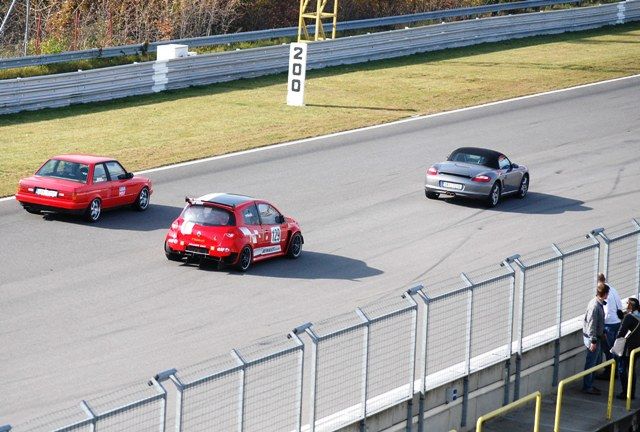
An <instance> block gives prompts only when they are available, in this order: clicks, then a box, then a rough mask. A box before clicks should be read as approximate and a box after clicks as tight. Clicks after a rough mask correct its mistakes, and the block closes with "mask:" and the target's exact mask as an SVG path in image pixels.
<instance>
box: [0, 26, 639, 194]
mask: <svg viewBox="0 0 640 432" xmlns="http://www.w3.org/2000/svg"><path fill="white" fill-rule="evenodd" d="M638 73H640V23H635V24H627V25H623V26H616V27H608V28H604V29H600V30H596V31H589V32H580V33H570V34H563V35H557V36H548V37H536V38H528V39H520V40H514V41H509V42H503V43H496V44H483V45H478V46H473V47H468V48H460V49H453V50H446V51H439V52H433V53H427V54H421V55H414V56H410V57H403V58H400V59H396V60H391V61H380V62H371V63H367V64H362V65H352V66H343V67H334V68H330V69H325V70H319V71H309V73H308V74H307V84H306V97H305V101H306V103H307V106H306V107H289V106H287V105H286V104H285V98H286V75H285V74H280V75H277V76H269V77H264V78H260V79H253V80H241V81H236V82H231V83H224V84H216V85H211V86H206V87H198V88H191V89H186V90H181V91H172V92H164V93H161V94H156V95H150V96H143V97H135V98H129V99H123V100H118V101H112V102H105V103H95V104H89V105H76V106H72V107H68V108H62V109H54V110H43V111H37V112H26V113H19V114H15V115H7V116H0V146H1V148H2V151H1V152H0V196H7V195H11V194H13V193H14V192H15V189H16V185H17V181H18V179H19V178H20V177H22V176H26V175H30V174H32V173H33V171H34V170H35V169H37V167H38V166H39V165H40V164H41V163H42V162H43V161H44V160H46V159H47V158H48V157H50V156H52V155H55V154H60V153H71V152H79V153H91V154H100V155H109V156H113V157H115V158H117V159H119V160H120V161H122V162H123V163H124V164H125V166H126V167H128V169H130V170H133V171H136V170H141V169H145V168H152V167H158V166H162V165H167V164H170V163H175V162H180V161H186V160H191V159H198V158H203V157H207V156H212V155H219V154H223V153H229V152H233V151H238V150H245V149H250V148H255V147H261V146H266V145H270V144H274V143H279V142H284V141H290V140H294V139H299V138H305V137H311V136H317V135H321V134H326V133H330V132H337V131H342V130H347V129H353V128H357V127H362V126H367V125H375V124H380V123H385V122H389V121H392V120H397V119H401V118H405V117H409V116H414V115H419V114H429V113H435V112H441V111H446V110H451V109H455V108H460V107H467V106H473V105H477V104H481V103H486V102H491V101H497V100H501V99H507V98H512V97H516V96H522V95H528V94H533V93H539V92H543V91H548V90H552V89H559V88H565V87H570V86H574V85H579V84H585V83H591V82H596V81H601V80H606V79H610V78H616V77H622V76H628V75H633V74H638Z"/></svg>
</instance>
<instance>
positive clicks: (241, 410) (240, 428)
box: [231, 349, 247, 432]
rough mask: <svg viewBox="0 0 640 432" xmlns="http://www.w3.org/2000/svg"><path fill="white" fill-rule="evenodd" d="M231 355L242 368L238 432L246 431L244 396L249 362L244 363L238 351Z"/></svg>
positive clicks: (233, 350) (232, 351)
mask: <svg viewBox="0 0 640 432" xmlns="http://www.w3.org/2000/svg"><path fill="white" fill-rule="evenodd" d="M231 355H232V356H233V357H235V359H236V361H237V362H238V365H239V366H242V369H241V376H242V378H241V381H240V393H239V394H238V397H239V398H240V400H239V403H240V406H239V408H238V431H239V432H243V431H244V408H245V407H244V396H245V384H246V374H247V362H246V361H244V359H243V358H242V356H241V355H240V353H239V352H238V351H237V350H236V349H232V350H231Z"/></svg>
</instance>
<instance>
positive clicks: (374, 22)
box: [0, 0, 580, 69]
mask: <svg viewBox="0 0 640 432" xmlns="http://www.w3.org/2000/svg"><path fill="white" fill-rule="evenodd" d="M579 2H580V0H525V1H520V2H513V3H499V4H492V5H483V6H475V7H467V8H455V9H447V10H439V11H431V12H422V13H416V14H409V15H396V16H391V17H383V18H371V19H364V20H354V21H344V22H341V23H338V25H337V29H338V30H339V31H345V30H358V29H366V28H376V27H385V26H391V25H398V24H412V23H415V22H421V21H430V20H436V19H443V18H462V17H470V16H474V15H481V14H486V13H496V12H505V11H511V10H518V9H530V8H540V7H549V6H554V5H558V4H575V3H579ZM324 27H325V30H326V31H328V30H330V29H331V24H326V25H325V26H324ZM309 29H310V31H314V30H315V26H314V25H312V26H309ZM297 34H298V28H297V27H284V28H279V29H270V30H257V31H250V32H241V33H231V34H222V35H214V36H204V37H196V38H186V39H174V40H167V41H156V42H152V43H149V44H134V45H122V46H116V47H105V48H94V49H88V50H81V51H68V52H64V53H60V54H47V55H32V56H25V57H16V58H6V59H0V69H10V68H19V67H25V66H40V65H46V64H53V63H63V62H69V61H74V60H88V59H96V58H110V57H120V56H125V55H138V54H143V53H146V52H155V51H156V49H157V47H158V45H165V44H169V43H174V44H182V45H188V46H189V47H202V46H211V45H223V44H230V43H238V42H255V41H260V40H268V39H277V38H283V37H295V36H297Z"/></svg>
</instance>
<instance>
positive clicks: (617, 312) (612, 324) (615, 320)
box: [598, 273, 624, 379]
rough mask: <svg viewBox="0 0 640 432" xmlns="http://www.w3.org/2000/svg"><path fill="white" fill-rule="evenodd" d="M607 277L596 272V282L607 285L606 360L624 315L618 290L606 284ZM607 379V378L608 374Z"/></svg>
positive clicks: (605, 317)
mask: <svg viewBox="0 0 640 432" xmlns="http://www.w3.org/2000/svg"><path fill="white" fill-rule="evenodd" d="M606 282H607V279H606V278H605V276H604V273H599V274H598V283H603V284H605V285H607V286H608V287H609V296H608V297H607V304H606V305H605V306H604V334H605V336H606V337H607V345H608V346H607V347H603V351H604V356H605V358H606V359H607V360H610V359H612V358H613V354H611V347H612V346H613V343H614V342H615V340H616V335H617V334H618V330H619V329H620V322H621V317H624V315H623V313H622V300H620V296H619V295H618V291H616V289H615V288H614V287H612V286H611V285H609V284H607V283H606ZM606 375H607V379H609V374H606Z"/></svg>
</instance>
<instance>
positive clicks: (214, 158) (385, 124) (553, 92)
mask: <svg viewBox="0 0 640 432" xmlns="http://www.w3.org/2000/svg"><path fill="white" fill-rule="evenodd" d="M637 78H640V74H637V75H631V76H627V77H622V78H614V79H610V80H606V81H598V82H594V83H590V84H582V85H579V86H575V87H568V88H564V89H559V90H551V91H548V92H544V93H536V94H532V95H528V96H519V97H516V98H512V99H504V100H501V101H496V102H489V103H486V104H482V105H475V106H472V107H466V108H459V109H455V110H452V111H443V112H440V113H435V114H428V115H422V116H414V117H409V118H406V119H402V120H396V121H394V122H391V123H384V124H379V125H375V126H366V127H363V128H359V129H351V130H348V131H342V132H335V133H332V134H328V135H322V136H317V137H312V138H305V139H301V140H296V141H289V142H286V143H280V144H273V145H270V146H265V147H259V148H255V149H251V150H243V151H239V152H235V153H227V154H224V155H220V156H211V157H208V158H204V159H196V160H193V161H189V162H180V163H177V164H173V165H166V166H162V167H159V168H152V169H148V170H144V171H136V174H147V173H153V172H158V171H165V170H169V169H174V168H181V167H185V166H189V165H195V164H200V163H205V162H211V161H215V160H221V159H227V158H231V157H236V156H242V155H246V154H250V153H257V152H261V151H266V150H272V149H277V148H282V147H289V146H293V145H297V144H301V143H306V142H312V141H317V140H320V139H325V138H332V137H337V136H342V135H348V134H353V133H358V132H364V131H368V130H373V129H379V128H383V127H387V126H394V125H398V124H402V123H408V122H412V121H416V120H425V119H430V118H434V117H441V116H445V115H449V114H456V113H461V112H465V111H472V110H476V109H480V108H485V107H490V106H494V105H502V104H506V103H511V102H517V101H521V100H526V99H532V98H536V97H541V96H546V95H550V94H556V93H564V92H569V91H572V90H578V89H582V88H587V87H594V86H599V85H603V84H609V83H613V82H617V81H623V80H628V79H637ZM12 199H13V196H10V197H6V198H0V202H2V201H9V200H12Z"/></svg>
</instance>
